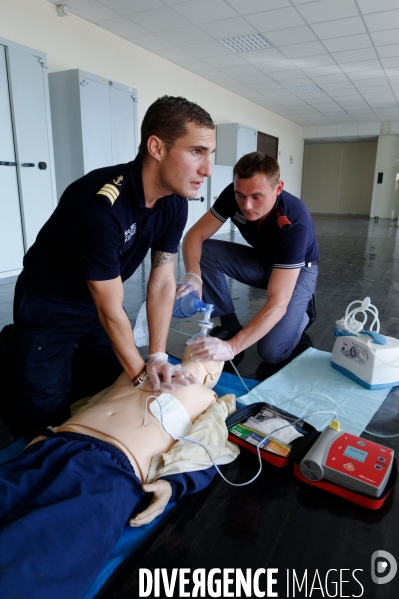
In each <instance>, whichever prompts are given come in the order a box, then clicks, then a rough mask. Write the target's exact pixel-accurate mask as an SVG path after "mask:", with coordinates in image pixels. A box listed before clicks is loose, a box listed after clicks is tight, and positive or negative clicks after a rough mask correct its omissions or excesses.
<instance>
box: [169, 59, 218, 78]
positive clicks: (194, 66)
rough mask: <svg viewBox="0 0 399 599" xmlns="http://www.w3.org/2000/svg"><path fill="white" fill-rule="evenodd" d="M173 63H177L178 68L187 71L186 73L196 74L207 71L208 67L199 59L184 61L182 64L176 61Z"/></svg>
mask: <svg viewBox="0 0 399 599" xmlns="http://www.w3.org/2000/svg"><path fill="white" fill-rule="evenodd" d="M175 62H177V63H178V64H179V66H181V67H183V69H187V70H188V71H192V72H193V73H198V71H207V70H208V68H209V65H207V64H206V62H204V61H203V60H200V59H199V58H193V59H191V60H185V61H184V62H180V61H179V60H176V61H175ZM219 76H220V73H219Z"/></svg>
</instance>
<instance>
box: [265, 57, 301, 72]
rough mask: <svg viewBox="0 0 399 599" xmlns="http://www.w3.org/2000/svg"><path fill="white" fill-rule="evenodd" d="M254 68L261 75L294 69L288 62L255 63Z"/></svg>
mask: <svg viewBox="0 0 399 599" xmlns="http://www.w3.org/2000/svg"><path fill="white" fill-rule="evenodd" d="M256 66H257V67H258V69H259V70H260V71H262V72H263V73H274V72H276V71H292V70H293V69H294V67H295V65H293V64H292V62H291V61H290V60H270V61H269V62H261V63H256Z"/></svg>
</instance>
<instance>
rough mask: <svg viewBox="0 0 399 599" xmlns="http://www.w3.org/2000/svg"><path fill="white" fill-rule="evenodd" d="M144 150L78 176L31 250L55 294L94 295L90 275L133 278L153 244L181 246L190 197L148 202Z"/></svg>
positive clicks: (38, 273) (38, 272)
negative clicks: (89, 285) (124, 160)
mask: <svg viewBox="0 0 399 599" xmlns="http://www.w3.org/2000/svg"><path fill="white" fill-rule="evenodd" d="M141 169H142V162H141V158H140V157H137V158H136V159H135V160H134V161H133V162H129V163H128V164H119V165H117V166H110V167H107V168H101V169H97V170H95V171H92V172H91V173H88V174H87V175H85V176H84V177H82V178H81V179H78V180H77V181H75V182H74V183H72V184H71V185H70V186H69V187H68V188H67V189H66V190H65V191H64V193H63V194H62V196H61V199H60V202H59V204H58V206H57V208H56V209H55V211H54V212H53V214H52V215H51V217H50V218H49V220H48V221H47V222H46V223H45V225H44V226H43V227H42V229H41V230H40V231H39V234H38V236H37V239H36V241H35V243H34V244H33V245H32V247H31V248H30V249H29V251H28V252H27V254H26V256H25V258H24V269H25V276H26V279H27V281H28V282H29V283H30V284H31V285H32V286H34V287H35V288H36V289H38V290H41V291H46V292H48V293H50V294H51V295H53V296H55V297H63V298H68V299H73V300H83V301H89V302H91V296H90V294H89V291H88V289H87V285H86V280H87V279H88V280H93V281H103V280H110V279H114V278H116V277H118V276H119V275H120V276H121V277H122V280H123V281H124V280H126V279H128V278H129V277H130V276H131V275H132V274H133V273H134V271H135V270H136V269H137V268H138V266H139V265H140V264H141V263H142V261H143V260H144V258H145V255H146V254H147V251H148V249H149V248H152V249H153V250H160V251H162V252H170V253H176V252H177V248H178V244H179V241H180V238H181V236H182V232H183V229H184V227H185V224H186V221H187V212H188V207H187V206H188V205H187V199H186V198H182V197H181V196H178V195H176V194H171V195H169V196H165V197H164V198H160V199H159V200H158V201H157V203H156V204H155V207H154V208H153V209H150V208H147V207H146V205H145V198H144V191H143V183H142V176H141Z"/></svg>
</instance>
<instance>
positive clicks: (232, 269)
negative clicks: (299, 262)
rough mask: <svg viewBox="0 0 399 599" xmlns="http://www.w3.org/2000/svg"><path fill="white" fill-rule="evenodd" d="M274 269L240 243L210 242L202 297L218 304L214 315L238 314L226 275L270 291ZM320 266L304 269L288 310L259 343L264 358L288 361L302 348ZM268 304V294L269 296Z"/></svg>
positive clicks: (205, 249)
mask: <svg viewBox="0 0 399 599" xmlns="http://www.w3.org/2000/svg"><path fill="white" fill-rule="evenodd" d="M272 270H273V267H272V266H268V265H265V263H264V262H263V261H262V260H261V259H260V258H259V253H257V252H256V250H254V248H252V247H250V246H247V245H243V244H240V243H231V242H229V241H219V240H217V239H207V240H206V241H204V243H203V246H202V255H201V276H202V280H203V288H202V297H203V300H204V301H205V302H207V303H210V304H213V305H214V311H213V313H212V316H222V315H224V314H231V313H232V312H234V311H235V308H234V304H233V301H232V299H231V295H230V291H229V288H228V285H227V281H226V277H225V275H227V276H229V277H232V278H233V279H235V280H236V281H239V282H240V283H245V284H246V285H251V286H252V287H258V288H259V289H265V290H266V289H267V286H268V284H269V278H270V275H271V273H272ZM317 274H318V266H317V265H315V266H311V267H310V268H307V267H306V266H302V267H301V269H300V273H299V276H298V279H297V282H296V285H295V289H294V291H293V294H292V297H291V299H290V302H289V304H288V306H287V311H286V313H285V314H284V316H283V317H282V319H281V320H279V322H278V323H277V324H275V325H274V327H273V328H272V329H271V330H270V331H269V332H268V333H267V335H265V336H264V337H262V338H261V339H260V340H259V341H258V343H257V351H258V353H259V355H260V356H261V358H262V359H263V360H265V361H266V362H268V363H270V364H275V363H277V362H280V361H281V360H284V359H285V358H287V357H288V356H289V355H290V354H291V352H292V350H293V349H294V348H295V347H296V346H297V345H298V343H299V340H300V338H301V336H302V333H303V331H304V330H305V327H306V325H307V324H308V322H309V317H308V315H307V313H306V310H307V307H308V304H309V300H310V298H311V297H312V294H313V293H314V290H315V287H316V281H317ZM264 297H265V302H266V293H265V296H264Z"/></svg>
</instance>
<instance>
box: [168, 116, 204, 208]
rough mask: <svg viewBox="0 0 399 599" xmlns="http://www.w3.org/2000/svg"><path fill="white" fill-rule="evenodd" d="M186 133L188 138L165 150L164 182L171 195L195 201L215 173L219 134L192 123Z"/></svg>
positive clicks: (182, 138) (185, 137)
mask: <svg viewBox="0 0 399 599" xmlns="http://www.w3.org/2000/svg"><path fill="white" fill-rule="evenodd" d="M186 130H187V132H186V135H185V136H184V137H179V138H178V139H177V140H176V141H175V142H174V144H173V146H172V147H171V148H170V149H169V150H165V152H164V154H163V156H162V158H161V160H160V170H159V175H160V179H161V181H160V183H161V185H162V186H163V188H164V189H165V190H167V191H168V193H173V192H175V193H177V194H178V195H180V196H183V197H184V198H195V197H196V196H197V193H198V190H199V188H200V187H201V184H202V183H203V182H204V180H205V177H209V176H210V174H211V154H212V153H213V152H214V151H215V147H216V139H215V131H214V129H208V128H206V127H200V126H198V125H196V124H195V123H190V122H189V123H187V124H186Z"/></svg>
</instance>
